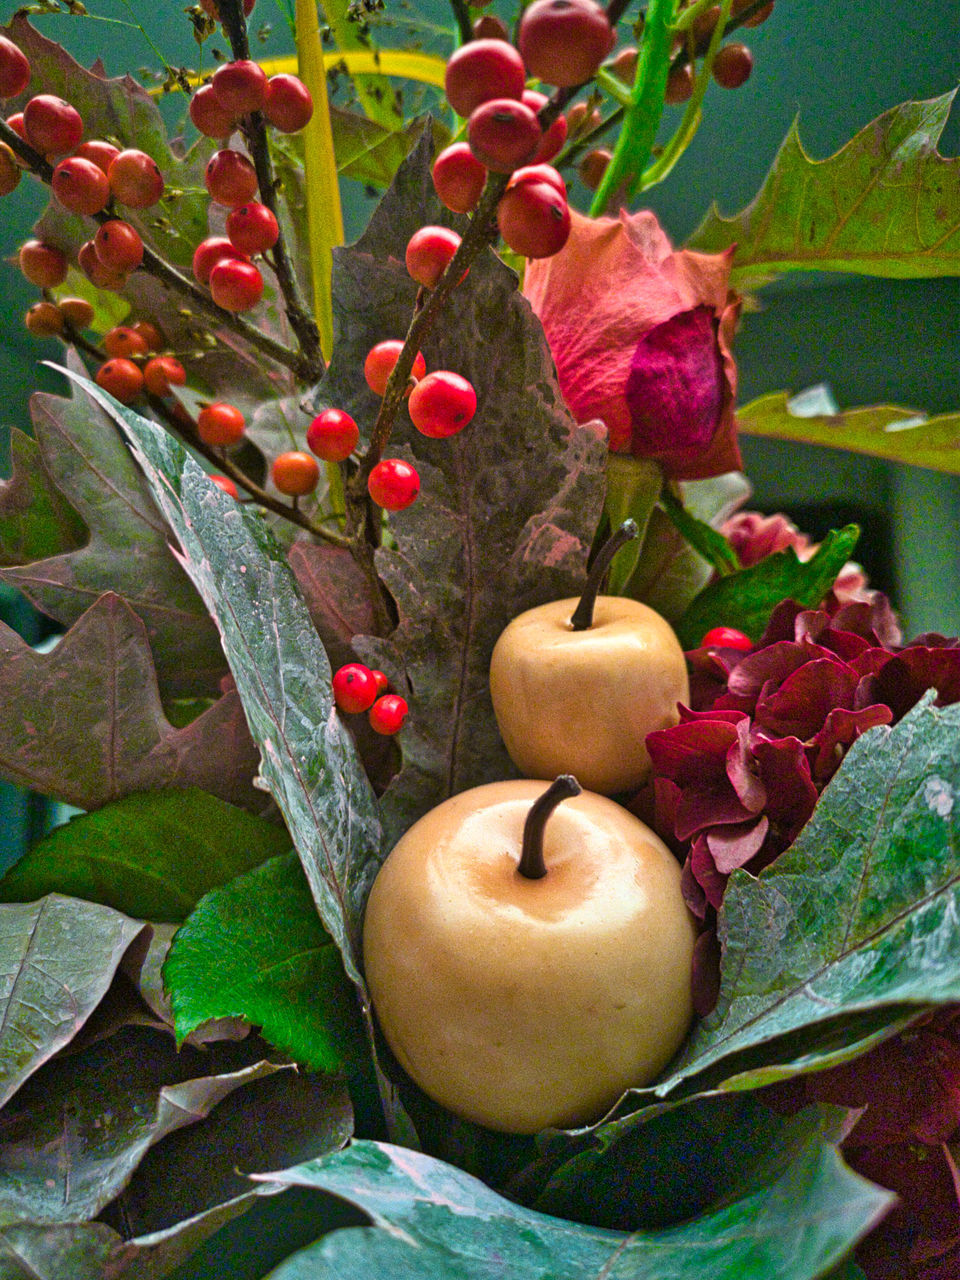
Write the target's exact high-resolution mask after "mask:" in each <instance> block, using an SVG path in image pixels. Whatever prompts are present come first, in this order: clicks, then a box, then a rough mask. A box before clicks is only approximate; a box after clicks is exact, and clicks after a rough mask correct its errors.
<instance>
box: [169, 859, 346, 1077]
mask: <svg viewBox="0 0 960 1280" xmlns="http://www.w3.org/2000/svg"><path fill="white" fill-rule="evenodd" d="M163 976H164V983H165V985H166V987H167V991H168V993H169V996H170V1002H171V1004H172V1006H173V1011H174V1017H175V1020H176V1021H175V1025H176V1029H177V1037H178V1039H179V1040H181V1041H182V1040H183V1039H184V1038H185V1037H186V1036H188V1035H190V1033H191V1032H193V1031H196V1030H197V1029H198V1028H199V1027H201V1026H203V1024H204V1023H205V1022H207V1021H209V1020H211V1019H217V1018H237V1017H239V1018H245V1019H246V1020H247V1021H248V1022H251V1023H253V1024H254V1025H255V1026H259V1027H261V1028H262V1029H263V1035H264V1037H265V1039H267V1040H268V1041H269V1042H270V1043H271V1044H272V1045H274V1046H276V1048H278V1049H282V1050H283V1052H284V1053H287V1054H289V1056H290V1057H291V1058H293V1059H294V1060H295V1061H297V1062H300V1063H303V1064H304V1066H306V1067H307V1068H309V1069H310V1070H314V1071H334V1070H336V1069H337V1068H338V1067H339V1066H340V1065H341V1064H342V1063H343V1061H344V1059H345V1058H347V1059H349V1058H353V1057H359V1056H360V1055H362V1053H363V1048H364V1046H363V1037H362V1031H361V1029H360V1023H359V1012H358V1009H357V1005H356V999H355V994H354V989H353V986H352V984H350V983H349V982H348V981H347V980H346V978H345V977H344V973H343V966H342V964H341V961H340V954H339V952H338V951H337V948H336V947H335V946H334V944H333V942H332V941H331V939H330V935H329V934H328V933H327V932H326V930H325V929H324V928H323V926H322V925H321V924H320V921H319V920H318V919H317V912H316V908H315V906H314V903H313V899H312V898H311V896H310V890H309V887H308V885H307V881H306V877H305V876H304V874H303V870H302V868H301V867H300V864H299V862H298V860H297V857H296V854H292V853H291V854H289V855H287V856H285V857H279V858H273V859H271V861H269V862H267V863H265V864H264V865H263V866H262V867H259V868H257V870H255V871H251V872H248V873H247V874H246V875H241V876H238V877H237V878H236V879H235V880H233V881H231V882H230V884H227V885H224V887H223V888H221V889H215V890H214V891H213V892H212V893H210V894H208V895H207V896H206V897H205V898H204V899H203V900H202V901H201V902H200V904H199V905H198V906H197V908H196V910H195V911H194V912H193V914H192V915H191V916H190V918H189V919H188V920H187V922H186V924H184V925H183V927H182V928H181V929H180V930H179V931H178V932H177V935H176V937H175V938H174V940H173V944H172V946H171V948H170V954H169V956H168V958H167V960H166V963H165V964H164V968H163Z"/></svg>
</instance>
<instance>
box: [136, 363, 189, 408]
mask: <svg viewBox="0 0 960 1280" xmlns="http://www.w3.org/2000/svg"><path fill="white" fill-rule="evenodd" d="M186 382H187V371H186V369H184V367H183V365H182V364H181V363H180V361H179V360H177V359H175V358H174V357H173V356H154V358H153V359H152V360H148V361H147V363H146V364H145V365H144V366H143V385H144V386H145V387H146V388H147V390H148V391H149V392H150V394H151V395H152V396H159V397H160V399H161V400H163V399H166V397H167V396H169V395H170V390H171V388H172V387H183V386H185V385H186Z"/></svg>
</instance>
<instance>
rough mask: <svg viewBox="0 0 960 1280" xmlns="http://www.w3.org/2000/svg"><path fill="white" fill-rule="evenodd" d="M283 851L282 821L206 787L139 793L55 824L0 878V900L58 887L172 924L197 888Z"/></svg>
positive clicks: (286, 840)
mask: <svg viewBox="0 0 960 1280" xmlns="http://www.w3.org/2000/svg"><path fill="white" fill-rule="evenodd" d="M289 847H290V837H289V836H288V835H287V833H286V832H285V831H284V829H283V827H278V826H276V825H275V824H273V823H269V822H265V821H264V820H263V819H262V818H256V817H254V816H253V815H252V814H249V813H245V812H244V810H242V809H238V808H236V806H234V805H229V804H225V803H224V802H223V801H222V800H218V799H217V798H216V797H215V796H212V795H210V794H208V793H207V792H205V791H198V790H197V789H196V788H191V789H190V790H185V791H148V792H142V793H138V794H134V795H129V796H125V797H124V798H123V799H121V800H116V801H114V802H113V803H112V804H108V805H105V806H104V807H103V808H102V809H98V810H97V811H96V812H95V813H89V814H82V815H80V816H78V817H75V818H72V819H71V820H70V822H68V823H67V824H66V825H65V826H62V827H57V828H56V829H55V830H54V831H52V832H51V833H50V835H48V836H47V837H46V838H45V839H44V840H41V841H40V843H39V844H37V845H35V846H34V848H33V849H32V850H31V851H30V852H29V853H28V854H27V855H26V856H25V857H24V858H22V859H21V860H20V862H18V863H17V865H16V866H15V867H14V868H13V869H12V870H11V871H8V872H7V874H6V875H5V876H4V878H3V879H2V880H0V901H4V902H29V901H31V900H32V899H34V898H37V897H42V896H43V894H45V893H51V892H53V891H54V890H56V891H58V892H60V893H67V894H70V895H71V896H72V897H75V898H85V899H87V900H88V901H91V902H101V903H103V904H104V905H106V906H111V907H114V908H115V909H116V910H117V911H123V912H125V913H126V914H127V915H131V916H136V917H139V918H141V919H144V920H160V921H173V922H177V921H180V920H185V919H186V917H187V916H188V915H189V913H190V912H191V911H192V910H193V908H194V907H195V906H196V905H197V903H198V902H199V901H200V899H201V898H202V897H203V895H204V894H205V893H208V892H209V891H210V890H211V889H213V888H215V887H216V886H217V885H221V884H226V882H227V881H228V880H232V879H233V878H234V876H237V875H240V874H241V872H244V871H248V870H250V869H251V868H252V867H255V866H259V864H260V863H261V862H265V861H266V860H267V859H268V858H272V857H274V856H276V855H277V854H278V853H280V852H281V851H285V850H286V849H289Z"/></svg>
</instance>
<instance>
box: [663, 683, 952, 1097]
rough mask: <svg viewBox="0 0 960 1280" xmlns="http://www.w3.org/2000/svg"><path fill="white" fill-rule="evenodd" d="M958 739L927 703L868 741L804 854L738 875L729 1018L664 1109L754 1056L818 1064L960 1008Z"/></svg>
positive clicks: (827, 798)
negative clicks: (868, 1036)
mask: <svg viewBox="0 0 960 1280" xmlns="http://www.w3.org/2000/svg"><path fill="white" fill-rule="evenodd" d="M958 734H960V706H958V705H953V706H948V707H943V708H938V707H934V706H932V705H931V704H930V702H929V700H925V701H924V702H923V703H921V704H920V705H918V706H917V707H915V708H914V710H913V711H911V712H910V713H909V714H908V715H907V716H905V717H904V719H903V720H901V721H900V723H899V724H897V725H895V726H894V727H893V728H889V727H881V728H876V729H871V730H869V731H868V732H867V733H865V734H864V735H863V736H862V737H861V738H860V739H859V740H858V741H857V742H855V743H854V745H853V746H852V747H851V748H850V750H849V752H848V754H847V757H846V759H845V761H844V763H843V764H842V765H841V767H840V769H839V771H838V772H837V774H836V776H835V777H834V779H833V781H832V782H831V783H830V785H829V786H828V787H827V789H826V790H825V791H824V793H823V795H822V796H821V798H820V800H819V802H818V804H817V807H816V809H815V810H814V814H813V817H812V818H811V819H810V821H809V822H808V823H807V825H806V826H805V827H804V829H803V830H802V831H801V833H800V835H799V836H798V838H797V840H796V841H795V842H794V844H793V845H792V846H791V848H790V849H788V850H787V852H786V853H784V854H782V855H781V856H780V857H779V858H778V859H777V861H776V862H775V863H774V864H773V865H772V866H770V867H768V868H767V869H766V870H764V871H761V872H760V874H759V875H758V876H757V877H753V876H751V875H749V874H748V873H747V872H745V871H736V872H734V874H733V875H732V876H731V878H730V882H729V885H728V887H727V892H726V896H725V898H724V902H723V906H722V908H721V911H720V918H719V930H720V938H721V943H722V946H723V954H724V959H723V968H722V973H723V975H724V976H723V979H722V981H721V988H720V998H719V1001H718V1004H717V1008H716V1010H715V1011H714V1012H713V1013H712V1014H711V1015H710V1016H709V1017H708V1018H706V1019H705V1020H704V1021H702V1022H700V1023H699V1024H698V1025H697V1026H696V1027H695V1028H694V1031H693V1034H692V1036H691V1038H690V1040H689V1042H688V1044H687V1046H686V1048H685V1050H684V1051H683V1054H682V1056H681V1058H680V1059H679V1061H678V1062H676V1063H675V1064H674V1068H673V1070H672V1071H671V1072H670V1073H669V1074H668V1075H667V1076H666V1078H665V1079H664V1080H663V1081H661V1083H660V1084H659V1085H657V1086H656V1088H655V1089H652V1090H650V1091H648V1094H649V1096H650V1097H653V1096H665V1095H667V1094H670V1093H671V1092H673V1091H674V1090H676V1089H677V1088H678V1087H679V1086H680V1085H681V1084H683V1083H684V1082H685V1081H689V1080H691V1078H693V1077H701V1076H703V1074H704V1073H705V1072H709V1073H710V1078H711V1079H715V1080H723V1079H726V1078H729V1077H731V1076H736V1075H737V1072H738V1071H739V1070H740V1069H741V1068H742V1066H743V1058H742V1056H741V1055H746V1054H751V1055H752V1057H751V1058H750V1059H749V1060H750V1061H752V1062H754V1063H755V1062H756V1059H757V1057H758V1056H762V1059H763V1061H764V1062H765V1064H766V1066H767V1067H768V1068H770V1067H773V1066H779V1067H789V1066H790V1064H791V1063H796V1062H797V1060H798V1059H799V1060H801V1061H802V1062H803V1063H804V1064H806V1065H807V1066H810V1065H815V1063H816V1058H817V1054H818V1051H819V1045H820V1037H822V1036H824V1035H826V1037H827V1042H828V1043H831V1040H832V1044H833V1045H835V1044H836V1042H837V1040H838V1039H843V1038H844V1036H845V1037H846V1040H847V1041H848V1043H854V1042H856V1040H857V1039H858V1038H861V1037H862V1034H863V1031H864V1030H865V1028H869V1026H870V1022H871V1020H872V1022H873V1023H874V1025H873V1027H872V1031H874V1032H875V1031H877V1030H878V1027H877V1025H876V1024H877V1023H882V1021H883V1020H884V1019H886V1020H887V1022H888V1023H889V1024H890V1025H894V1024H896V1023H897V1021H898V1020H899V1019H900V1018H902V1016H903V1014H904V1011H905V1009H906V1008H908V1007H909V1006H911V1005H912V1006H913V1008H914V1009H915V1010H916V1011H918V1012H919V1011H920V1010H922V1009H923V1008H924V1007H926V1006H929V1005H933V1004H937V1003H941V1002H950V1001H955V1000H958V999H960V969H958V966H957V963H956V943H957V926H956V921H957V919H958V917H960V838H958V823H960V808H958V807H957V805H956V803H955V801H956V797H957V795H958V793H960V756H958V752H957V742H958ZM783 1074H787V1071H784V1072H783ZM769 1078H770V1077H769V1076H767V1077H764V1076H763V1075H761V1077H760V1079H759V1081H757V1082H758V1083H766V1082H767V1079H769ZM749 1083H750V1081H749V1077H746V1078H744V1077H743V1076H742V1075H741V1077H740V1078H739V1080H735V1082H734V1087H748V1086H749Z"/></svg>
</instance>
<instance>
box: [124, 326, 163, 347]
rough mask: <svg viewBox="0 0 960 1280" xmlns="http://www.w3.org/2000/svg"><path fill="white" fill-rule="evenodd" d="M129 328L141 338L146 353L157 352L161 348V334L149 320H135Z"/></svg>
mask: <svg viewBox="0 0 960 1280" xmlns="http://www.w3.org/2000/svg"><path fill="white" fill-rule="evenodd" d="M130 328H131V329H132V330H133V331H134V333H139V335H140V337H141V338H143V340H144V342H145V343H146V344H147V350H148V351H159V350H160V349H161V348H162V347H163V334H162V333H161V332H160V330H159V329H158V328H157V326H156V325H155V324H151V322H150V321H149V320H137V321H136V322H135V323H134V324H132V325H131V326H130Z"/></svg>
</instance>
